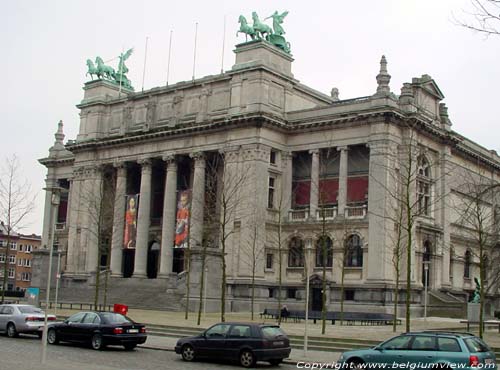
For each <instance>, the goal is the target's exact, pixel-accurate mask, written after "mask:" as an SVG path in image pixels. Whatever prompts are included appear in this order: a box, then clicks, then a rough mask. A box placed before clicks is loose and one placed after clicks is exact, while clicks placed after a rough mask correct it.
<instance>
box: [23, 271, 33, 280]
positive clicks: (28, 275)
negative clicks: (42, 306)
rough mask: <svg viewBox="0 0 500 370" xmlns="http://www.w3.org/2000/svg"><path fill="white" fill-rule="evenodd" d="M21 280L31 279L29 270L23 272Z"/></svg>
mask: <svg viewBox="0 0 500 370" xmlns="http://www.w3.org/2000/svg"><path fill="white" fill-rule="evenodd" d="M21 280H22V281H30V280H31V274H30V273H29V272H23V273H22V274H21Z"/></svg>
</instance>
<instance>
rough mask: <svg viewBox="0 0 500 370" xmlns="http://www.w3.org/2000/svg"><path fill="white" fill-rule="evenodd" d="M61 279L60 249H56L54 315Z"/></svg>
mask: <svg viewBox="0 0 500 370" xmlns="http://www.w3.org/2000/svg"><path fill="white" fill-rule="evenodd" d="M60 279H61V250H60V249H59V248H58V249H57V269H56V298H55V299H54V315H55V316H57V297H58V295H59V280H60Z"/></svg>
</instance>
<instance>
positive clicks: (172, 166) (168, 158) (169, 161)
mask: <svg viewBox="0 0 500 370" xmlns="http://www.w3.org/2000/svg"><path fill="white" fill-rule="evenodd" d="M161 158H162V159H163V161H164V162H165V167H166V169H167V171H177V157H176V156H175V154H174V153H166V154H164V155H163V156H162V157H161Z"/></svg>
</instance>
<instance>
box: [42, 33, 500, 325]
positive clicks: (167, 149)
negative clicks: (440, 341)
mask: <svg viewBox="0 0 500 370" xmlns="http://www.w3.org/2000/svg"><path fill="white" fill-rule="evenodd" d="M234 52H235V56H236V60H235V63H234V65H233V66H232V68H231V69H230V70H227V71H225V72H224V73H221V74H218V75H212V76H206V77H203V78H199V79H195V80H192V81H186V82H179V83H176V84H172V85H168V86H161V87H156V88H153V89H150V90H146V91H142V92H134V91H132V90H131V89H129V88H126V87H124V86H121V85H119V84H117V83H116V82H113V81H108V80H106V79H97V80H92V81H89V82H87V83H85V85H84V87H83V90H84V95H83V99H82V101H81V102H80V103H79V104H78V105H77V107H78V109H79V110H80V125H79V133H78V135H77V137H76V138H74V139H73V140H67V141H66V142H65V141H64V133H63V125H62V123H59V127H58V130H57V133H56V134H55V138H56V140H55V143H54V145H53V146H52V147H51V148H50V150H49V155H48V157H46V158H43V159H41V160H40V163H41V164H42V165H44V166H45V167H46V168H47V177H46V184H45V188H46V201H45V218H44V224H43V237H42V248H41V249H42V251H41V252H39V254H40V256H39V257H38V258H39V260H40V261H42V260H43V258H46V256H45V255H44V256H45V257H43V256H42V254H43V249H44V248H46V249H47V248H48V246H49V245H50V243H54V245H55V246H56V247H57V250H58V251H60V252H61V253H62V258H61V267H60V269H61V288H60V292H59V299H62V300H71V301H93V296H92V292H93V291H94V286H95V282H96V274H100V277H101V279H99V280H100V281H101V284H102V281H103V279H102V276H103V271H105V270H106V269H108V270H109V271H110V274H109V275H110V277H109V281H108V285H109V287H108V302H109V303H125V304H129V305H131V306H143V307H157V308H166V309H182V307H183V306H184V305H185V304H186V301H187V300H186V291H187V290H186V284H189V286H190V288H191V289H190V290H189V295H190V299H189V302H190V303H189V304H190V307H191V308H192V309H195V308H196V307H197V299H198V296H199V290H200V289H199V286H200V278H201V275H202V274H201V272H204V274H203V275H204V277H205V281H206V284H205V285H206V286H205V288H204V289H205V295H206V298H205V299H206V305H207V310H209V311H218V310H219V300H220V289H221V271H222V259H223V258H224V262H225V265H226V274H227V278H226V279H227V292H226V293H227V294H226V299H227V303H226V307H227V310H228V311H248V310H249V304H250V296H251V286H252V280H254V285H255V305H256V309H257V310H262V309H264V308H266V307H273V306H272V305H274V304H275V303H273V302H277V301H278V294H281V297H282V302H283V303H284V304H287V306H288V307H289V308H303V307H304V304H305V298H306V293H305V292H306V282H307V280H309V283H310V293H309V294H310V296H309V298H310V299H309V305H310V308H311V309H313V310H318V309H321V295H322V293H321V287H322V283H323V265H325V264H326V275H325V279H326V287H327V292H326V297H327V306H328V309H329V310H338V309H339V304H340V300H341V294H342V295H343V299H344V305H345V307H346V310H350V311H366V310H370V311H375V312H391V311H392V302H393V298H394V295H393V290H394V285H395V268H394V254H395V253H394V251H395V235H396V233H397V222H396V221H395V220H396V218H395V217H396V215H397V211H396V209H397V207H395V204H396V203H397V202H395V201H394V200H395V199H400V198H401V197H402V194H403V193H405V190H406V188H402V187H401V183H402V182H401V181H399V180H398V179H401V178H402V177H404V173H405V169H406V168H409V169H410V170H411V171H413V172H412V173H414V178H412V179H411V181H410V182H409V186H408V188H407V189H409V191H408V194H409V197H410V198H411V199H412V202H413V205H414V211H413V212H414V216H415V217H412V219H413V220H414V227H413V229H412V236H413V242H412V247H411V274H410V275H411V289H412V294H411V301H412V310H413V312H414V313H415V314H417V315H418V314H421V313H422V312H423V304H424V290H425V287H426V286H427V288H428V294H429V295H428V299H429V310H430V313H429V314H436V315H437V314H439V313H440V312H441V313H442V310H443V309H444V308H447V307H448V308H449V310H450V311H449V312H454V313H453V314H457V315H459V314H460V312H462V311H461V310H462V309H463V307H464V305H465V302H467V299H468V297H469V295H470V293H472V292H473V291H474V289H475V284H474V277H476V276H479V259H478V257H477V253H476V248H477V246H476V244H475V243H474V240H473V238H471V237H468V236H467V235H466V234H465V233H464V232H463V230H462V229H463V227H462V226H461V224H460V222H459V218H460V217H459V212H456V211H455V210H454V208H453V207H452V206H451V203H453V202H452V200H453V199H460V197H462V196H466V194H464V192H463V191H460V190H459V186H460V184H462V183H463V182H464V181H465V179H466V178H467V176H468V175H471V177H474V178H484V179H486V180H487V181H489V182H490V183H498V182H500V157H499V156H498V155H497V153H496V152H495V151H493V150H488V149H486V148H484V147H482V146H480V145H478V144H476V143H474V142H472V141H471V140H469V139H467V138H465V137H463V136H461V135H460V134H458V133H457V132H454V131H453V130H452V123H451V120H450V118H449V117H448V112H447V107H446V105H445V104H444V103H443V102H442V101H443V99H444V95H443V93H442V92H441V91H440V89H439V87H438V85H437V83H436V82H435V81H434V80H433V79H432V78H431V77H430V76H429V75H427V74H424V75H422V76H421V77H415V78H412V79H411V81H410V82H408V83H404V84H403V86H402V87H400V88H399V87H398V89H397V90H396V89H391V86H390V77H391V76H390V74H389V73H388V69H387V61H386V58H385V57H382V58H381V60H380V64H378V62H379V61H373V67H374V68H373V75H374V79H373V95H370V96H364V97H360V98H355V99H347V100H341V99H339V98H338V90H337V89H335V88H334V89H332V92H331V94H330V95H325V94H323V93H321V92H318V91H316V90H314V89H313V88H311V87H308V86H305V85H303V84H301V83H300V82H299V80H297V79H296V77H295V76H294V75H293V74H292V62H293V58H292V57H291V55H290V54H289V53H287V52H285V51H283V50H282V49H280V48H278V47H276V46H274V45H272V44H270V43H268V42H266V41H258V40H256V41H250V42H246V43H243V44H239V45H237V46H236V48H235V50H234ZM96 199H98V200H99V202H100V205H101V206H102V207H101V208H99V207H98V206H96V203H97V202H96V201H95V200H96ZM108 204H109V205H108ZM487 206H488V207H490V209H492V210H493V211H495V210H496V212H493V214H494V215H495V217H497V216H498V214H499V212H498V208H495V207H497V205H496V204H495V202H494V201H491V202H490V203H488V205H487ZM100 213H102V214H103V216H102V217H99V216H100ZM497 221H498V220H497ZM491 222H494V220H491ZM222 226H223V227H222ZM323 238H324V239H323ZM323 242H324V244H323ZM98 245H99V247H98ZM323 247H324V248H323ZM223 249H224V250H223ZM497 249H498V248H497ZM325 252H326V254H325ZM203 256H205V258H206V260H205V264H204V266H205V267H204V268H202V260H203ZM491 258H493V257H491ZM44 263H45V262H44ZM400 265H401V266H402V267H401V271H400V286H401V293H402V295H401V296H402V297H403V296H404V289H403V288H404V286H405V282H406V276H407V275H406V252H405V253H404V254H403V257H402V260H401V262H400ZM202 270H203V271H202ZM279 274H281V279H280V277H279ZM188 275H189V276H188ZM252 277H254V279H252ZM280 280H281V283H282V284H281V285H282V288H281V289H278V286H279V281H280ZM37 281H38V283H39V284H40V287H41V288H44V286H43V278H42V276H39V279H38V280H37ZM35 284H36V283H35V282H34V285H35ZM341 286H343V289H341ZM280 292H281V293H280ZM498 293H499V292H498V287H497V288H496V289H493V290H491V291H490V292H489V293H488V297H489V298H488V299H489V301H488V302H490V303H489V304H490V306H491V307H490V309H494V308H497V309H498V304H499V302H498V301H499V300H498V296H499V295H498ZM401 300H403V298H401ZM401 309H403V306H401ZM449 312H448V313H445V314H449ZM457 312H458V313H457ZM450 315H451V313H450Z"/></svg>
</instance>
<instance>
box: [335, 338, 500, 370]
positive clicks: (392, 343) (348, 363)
mask: <svg viewBox="0 0 500 370" xmlns="http://www.w3.org/2000/svg"><path fill="white" fill-rule="evenodd" d="M339 363H340V364H342V365H345V367H349V368H351V367H352V368H365V367H368V368H376V367H375V366H374V365H371V366H369V364H377V365H378V366H380V368H386V369H410V370H414V369H430V368H439V369H477V368H482V369H491V370H497V364H496V358H495V353H494V352H493V351H492V350H491V349H490V348H489V347H488V345H487V344H486V343H484V342H483V340H482V339H480V338H478V337H476V336H474V335H473V334H470V333H454V332H438V331H422V332H412V333H405V334H401V335H398V336H397V337H394V338H391V339H389V340H387V341H385V342H383V343H381V344H379V345H377V346H375V347H373V348H369V349H359V350H353V351H347V352H344V353H342V355H341V356H340V359H339ZM378 366H377V367H378Z"/></svg>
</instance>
